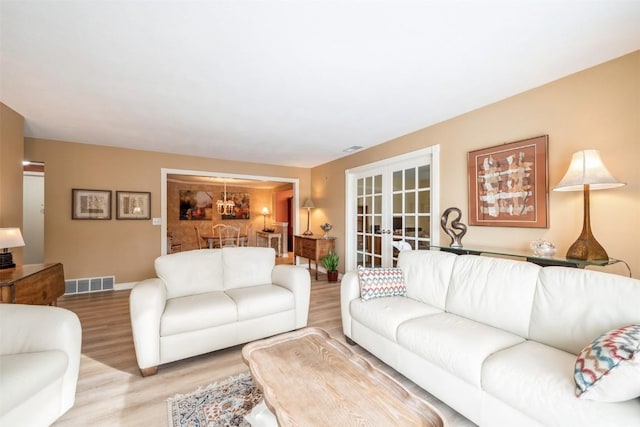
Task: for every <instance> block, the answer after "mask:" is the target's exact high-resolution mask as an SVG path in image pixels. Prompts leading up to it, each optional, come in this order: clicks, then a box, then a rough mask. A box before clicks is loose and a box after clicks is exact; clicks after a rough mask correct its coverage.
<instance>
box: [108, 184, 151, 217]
mask: <svg viewBox="0 0 640 427" xmlns="http://www.w3.org/2000/svg"><path fill="white" fill-rule="evenodd" d="M116 219H151V193H150V192H148V191H116Z"/></svg>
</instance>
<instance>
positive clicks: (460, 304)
mask: <svg viewBox="0 0 640 427" xmlns="http://www.w3.org/2000/svg"><path fill="white" fill-rule="evenodd" d="M540 269H541V267H540V266H538V265H535V264H532V263H529V262H522V261H514V260H509V259H500V258H489V257H484V256H476V255H460V256H458V257H457V259H456V260H455V265H454V268H453V274H452V275H451V285H449V293H448V294H447V306H446V311H447V312H451V313H455V314H458V315H460V316H463V317H466V318H467V319H471V320H475V321H477V322H480V323H484V324H486V325H489V326H493V327H495V328H498V329H502V330H505V331H509V332H512V333H514V334H517V335H520V336H521V337H523V338H527V337H528V336H529V321H530V317H531V306H532V304H533V295H534V292H535V289H536V280H537V278H538V272H539V271H540Z"/></svg>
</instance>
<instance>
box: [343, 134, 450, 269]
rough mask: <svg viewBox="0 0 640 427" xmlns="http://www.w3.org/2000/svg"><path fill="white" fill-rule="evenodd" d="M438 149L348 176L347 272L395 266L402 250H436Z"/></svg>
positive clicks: (389, 160) (379, 163) (400, 157)
mask: <svg viewBox="0 0 640 427" xmlns="http://www.w3.org/2000/svg"><path fill="white" fill-rule="evenodd" d="M438 153H439V147H438V146H437V145H436V146H434V147H430V148H428V149H424V150H420V151H417V152H413V153H409V154H407V155H402V156H398V157H394V158H392V159H388V160H385V161H383V162H377V163H374V164H371V165H366V166H363V167H359V168H356V169H351V170H348V171H347V203H346V206H347V209H346V215H347V217H346V221H345V223H346V224H347V230H346V231H347V233H346V234H347V237H348V238H347V242H346V254H345V255H346V256H345V263H346V268H347V270H351V269H355V268H356V266H358V265H362V266H365V267H389V266H395V265H396V263H397V260H398V254H399V253H400V251H401V250H408V249H428V248H429V245H432V244H437V243H438V241H437V240H438V239H439V231H438V221H437V212H438V206H437V205H438V203H437V202H438V194H437V192H438Z"/></svg>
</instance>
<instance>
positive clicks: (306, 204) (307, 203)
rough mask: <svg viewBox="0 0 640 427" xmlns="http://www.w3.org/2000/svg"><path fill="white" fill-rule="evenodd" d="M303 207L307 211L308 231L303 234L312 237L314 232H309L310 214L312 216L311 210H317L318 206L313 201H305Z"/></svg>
mask: <svg viewBox="0 0 640 427" xmlns="http://www.w3.org/2000/svg"><path fill="white" fill-rule="evenodd" d="M302 207H303V208H305V209H307V231H305V232H304V233H302V234H303V235H304V236H311V235H313V232H311V230H309V214H310V211H311V209H313V208H315V207H316V205H314V204H313V200H311V199H307V200H305V201H304V204H303V205H302Z"/></svg>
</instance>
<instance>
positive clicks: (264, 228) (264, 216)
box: [262, 207, 269, 231]
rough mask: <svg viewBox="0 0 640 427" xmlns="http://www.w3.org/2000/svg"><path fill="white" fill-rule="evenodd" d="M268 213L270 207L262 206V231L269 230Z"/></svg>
mask: <svg viewBox="0 0 640 427" xmlns="http://www.w3.org/2000/svg"><path fill="white" fill-rule="evenodd" d="M267 215H269V208H267V207H264V208H262V219H263V225H262V231H267Z"/></svg>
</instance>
